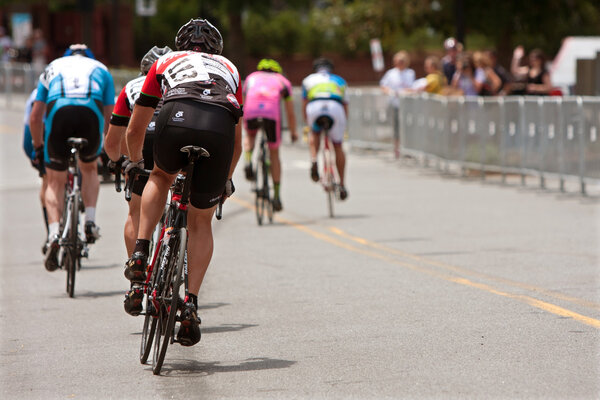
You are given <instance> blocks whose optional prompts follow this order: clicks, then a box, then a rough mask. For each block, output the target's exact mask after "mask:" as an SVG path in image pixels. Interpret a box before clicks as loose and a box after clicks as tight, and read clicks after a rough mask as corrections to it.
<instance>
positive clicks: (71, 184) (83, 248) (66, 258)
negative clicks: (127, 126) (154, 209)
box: [58, 137, 89, 297]
mask: <svg viewBox="0 0 600 400" xmlns="http://www.w3.org/2000/svg"><path fill="white" fill-rule="evenodd" d="M87 143H88V141H87V140H86V139H84V138H74V137H70V138H68V139H67V144H68V145H69V147H70V150H69V157H68V168H67V183H66V185H65V202H64V209H63V216H62V221H61V232H62V233H61V234H60V240H59V242H58V243H59V245H60V248H61V250H60V253H59V256H60V258H59V259H60V262H59V265H60V267H61V268H63V269H65V270H66V271H67V293H68V294H69V297H73V296H74V294H75V273H76V272H77V271H78V270H80V269H81V258H82V257H86V258H87V256H88V252H89V251H88V247H87V244H86V242H85V241H84V240H82V239H81V235H80V227H79V225H80V215H79V214H80V213H82V212H83V211H84V205H83V201H82V199H81V189H80V185H81V172H80V171H79V166H78V164H77V159H78V157H79V151H80V150H81V148H82V147H84V146H86V145H87Z"/></svg>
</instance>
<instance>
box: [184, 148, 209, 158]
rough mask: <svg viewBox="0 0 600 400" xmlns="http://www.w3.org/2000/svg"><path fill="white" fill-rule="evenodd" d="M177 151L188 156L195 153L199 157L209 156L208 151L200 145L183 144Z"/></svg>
mask: <svg viewBox="0 0 600 400" xmlns="http://www.w3.org/2000/svg"><path fill="white" fill-rule="evenodd" d="M179 151H181V152H182V153H187V154H188V156H191V155H197V156H199V157H210V153H209V152H208V151H206V149H205V148H204V147H200V146H191V145H190V146H184V147H182V148H181V149H180V150H179Z"/></svg>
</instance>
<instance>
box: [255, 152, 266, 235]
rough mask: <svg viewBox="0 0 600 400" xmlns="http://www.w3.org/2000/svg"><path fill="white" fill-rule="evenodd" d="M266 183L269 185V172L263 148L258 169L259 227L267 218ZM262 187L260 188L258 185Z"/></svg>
mask: <svg viewBox="0 0 600 400" xmlns="http://www.w3.org/2000/svg"><path fill="white" fill-rule="evenodd" d="M265 182H266V183H267V184H268V171H267V160H266V155H265V151H264V148H263V147H262V146H261V150H260V156H259V163H258V166H257V168H256V204H255V206H256V222H258V225H262V224H263V219H264V216H265V205H266V204H265V203H266V201H267V200H266V199H267V197H268V190H269V189H268V186H265ZM259 184H260V185H261V186H260V187H259V186H258V185H259Z"/></svg>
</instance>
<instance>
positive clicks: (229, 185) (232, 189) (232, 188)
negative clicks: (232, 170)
mask: <svg viewBox="0 0 600 400" xmlns="http://www.w3.org/2000/svg"><path fill="white" fill-rule="evenodd" d="M234 192H235V186H234V185H233V180H232V179H227V182H225V192H224V193H225V198H227V197H231V195H232V194H233V193H234Z"/></svg>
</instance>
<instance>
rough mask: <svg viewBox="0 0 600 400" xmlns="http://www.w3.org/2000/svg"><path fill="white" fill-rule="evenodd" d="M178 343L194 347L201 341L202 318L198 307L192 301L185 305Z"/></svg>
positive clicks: (178, 332) (178, 333)
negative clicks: (199, 316)
mask: <svg viewBox="0 0 600 400" xmlns="http://www.w3.org/2000/svg"><path fill="white" fill-rule="evenodd" d="M186 300H187V299H186ZM177 341H178V342H179V343H180V344H181V345H182V346H193V345H195V344H196V343H198V342H199V341H200V318H198V311H197V308H196V305H195V304H194V303H193V302H191V301H188V302H185V304H184V305H183V310H182V311H181V323H180V325H179V331H177Z"/></svg>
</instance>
